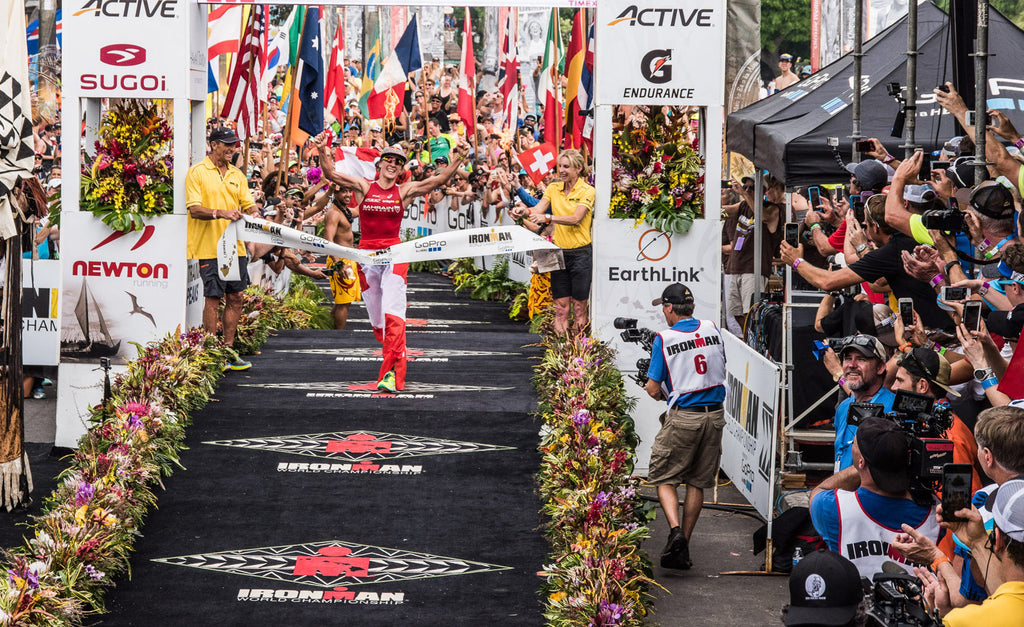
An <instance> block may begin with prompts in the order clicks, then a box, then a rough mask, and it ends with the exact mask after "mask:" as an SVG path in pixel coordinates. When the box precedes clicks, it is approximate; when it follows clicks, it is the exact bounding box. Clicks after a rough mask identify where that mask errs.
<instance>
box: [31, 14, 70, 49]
mask: <svg viewBox="0 0 1024 627" xmlns="http://www.w3.org/2000/svg"><path fill="white" fill-rule="evenodd" d="M63 30H64V25H63V22H62V20H61V10H60V9H57V47H58V48H60V47H61V46H63V45H64V42H63V38H64V37H63V36H64V32H63ZM25 34H26V35H27V39H28V56H30V57H34V56H35V55H37V54H39V19H38V18H37V19H34V20H32V22H31V23H29V25H28V27H26V28H25Z"/></svg>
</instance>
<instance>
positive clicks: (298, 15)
mask: <svg viewBox="0 0 1024 627" xmlns="http://www.w3.org/2000/svg"><path fill="white" fill-rule="evenodd" d="M305 19H306V7H305V6H304V5H301V4H300V5H299V6H297V7H295V9H293V10H292V14H291V15H289V16H288V21H287V22H285V25H284V26H283V27H282V28H285V29H287V31H288V65H289V66H294V65H295V64H296V63H298V61H299V39H300V37H301V35H302V29H303V28H304V27H305V24H304V23H303V21H304V20H305Z"/></svg>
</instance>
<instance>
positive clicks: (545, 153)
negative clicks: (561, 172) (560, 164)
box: [518, 143, 558, 185]
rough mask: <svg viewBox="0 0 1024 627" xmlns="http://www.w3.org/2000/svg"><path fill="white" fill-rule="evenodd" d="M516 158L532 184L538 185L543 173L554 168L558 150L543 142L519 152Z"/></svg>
mask: <svg viewBox="0 0 1024 627" xmlns="http://www.w3.org/2000/svg"><path fill="white" fill-rule="evenodd" d="M518 159H519V163H520V165H522V166H523V169H524V170H526V175H527V176H529V177H530V180H531V181H533V184H534V185H540V182H541V181H542V180H543V179H544V175H545V174H547V173H548V172H550V171H551V170H553V169H554V168H555V163H556V162H557V161H558V150H556V149H555V147H554V146H552V145H551V144H548V143H544V144H541V145H540V146H535V147H533V148H531V149H529V150H524V151H523V152H521V153H519V156H518Z"/></svg>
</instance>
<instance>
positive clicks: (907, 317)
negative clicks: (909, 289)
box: [896, 298, 914, 329]
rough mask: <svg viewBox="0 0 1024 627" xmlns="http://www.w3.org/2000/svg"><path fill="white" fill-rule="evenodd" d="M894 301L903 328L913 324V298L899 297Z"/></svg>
mask: <svg viewBox="0 0 1024 627" xmlns="http://www.w3.org/2000/svg"><path fill="white" fill-rule="evenodd" d="M896 302H897V307H898V308H899V314H900V322H902V323H903V328H905V329H906V328H909V327H912V326H914V300H913V299H912V298H901V299H899V300H898V301H896Z"/></svg>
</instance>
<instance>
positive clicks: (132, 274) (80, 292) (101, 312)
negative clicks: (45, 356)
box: [61, 212, 187, 363]
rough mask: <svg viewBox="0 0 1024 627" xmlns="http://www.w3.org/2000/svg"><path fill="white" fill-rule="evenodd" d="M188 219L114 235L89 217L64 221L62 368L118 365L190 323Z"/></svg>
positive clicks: (164, 219)
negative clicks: (105, 360) (104, 360)
mask: <svg viewBox="0 0 1024 627" xmlns="http://www.w3.org/2000/svg"><path fill="white" fill-rule="evenodd" d="M185 219H186V218H185V216H183V215H170V216H160V217H158V218H151V219H149V220H148V221H147V224H146V226H145V227H144V228H143V229H141V230H139V231H131V232H128V233H120V232H115V231H111V229H110V227H108V226H107V225H105V224H103V223H102V222H101V221H100V220H99V219H98V218H96V217H94V216H93V215H92V214H90V213H85V212H68V213H65V215H64V217H63V218H62V224H61V226H62V231H63V232H64V233H65V234H67V233H74V234H75V236H74V237H65V238H64V244H63V247H62V253H63V263H64V288H63V290H62V300H63V307H62V317H61V361H62V362H65V361H67V362H74V361H79V362H81V361H86V362H92V363H95V362H96V361H97V360H98V359H99V358H100V357H111V358H114V360H115V362H118V361H121V360H130V359H133V358H134V357H135V356H136V350H135V347H134V346H133V345H132V343H133V342H136V343H139V344H146V343H147V342H150V341H153V340H157V339H159V338H162V337H163V336H164V335H166V334H167V333H169V332H171V331H174V330H175V329H176V328H177V327H178V326H179V325H182V324H183V323H184V321H185V284H186V277H187V260H186V259H185Z"/></svg>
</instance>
